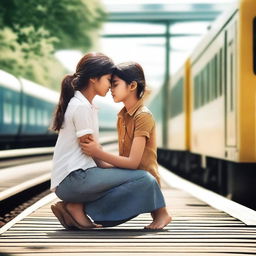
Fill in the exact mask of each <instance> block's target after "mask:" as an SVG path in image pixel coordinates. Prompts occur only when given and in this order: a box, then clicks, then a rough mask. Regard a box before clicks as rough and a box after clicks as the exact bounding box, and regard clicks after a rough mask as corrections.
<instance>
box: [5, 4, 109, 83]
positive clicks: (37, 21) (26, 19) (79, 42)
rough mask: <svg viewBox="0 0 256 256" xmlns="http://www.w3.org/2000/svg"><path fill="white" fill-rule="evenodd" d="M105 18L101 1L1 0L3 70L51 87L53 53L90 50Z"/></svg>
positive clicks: (60, 71)
mask: <svg viewBox="0 0 256 256" xmlns="http://www.w3.org/2000/svg"><path fill="white" fill-rule="evenodd" d="M105 17H106V15H105V13H104V11H103V9H102V7H101V5H100V2H99V0H89V1H88V0H26V1H23V0H0V68H1V69H5V70H7V71H9V72H11V73H13V74H15V75H19V76H23V77H26V78H28V79H31V80H34V81H36V82H39V83H41V84H45V85H47V86H49V87H52V86H53V84H55V81H56V80H58V79H59V78H56V77H55V78H53V77H52V76H51V75H52V73H53V72H51V68H52V67H53V66H54V67H55V71H57V72H55V73H56V74H60V75H63V72H64V68H63V67H61V66H60V64H58V62H57V61H56V60H55V59H54V57H53V53H54V51H56V50H58V49H70V48H71V49H80V50H82V51H87V50H88V49H89V48H90V47H91V46H92V45H93V43H94V40H95V39H96V38H97V31H98V29H99V28H100V25H101V24H102V22H103V21H104V19H105Z"/></svg>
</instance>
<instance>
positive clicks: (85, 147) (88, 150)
mask: <svg viewBox="0 0 256 256" xmlns="http://www.w3.org/2000/svg"><path fill="white" fill-rule="evenodd" d="M80 147H81V149H82V151H83V153H85V154H86V155H88V156H92V157H94V156H95V154H96V153H97V152H98V150H100V149H101V146H100V145H99V144H98V143H97V142H96V141H94V140H89V139H88V142H86V143H85V142H84V143H83V142H80Z"/></svg>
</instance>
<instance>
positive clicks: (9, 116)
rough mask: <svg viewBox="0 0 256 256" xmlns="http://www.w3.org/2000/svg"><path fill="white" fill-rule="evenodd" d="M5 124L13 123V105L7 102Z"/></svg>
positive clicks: (4, 106)
mask: <svg viewBox="0 0 256 256" xmlns="http://www.w3.org/2000/svg"><path fill="white" fill-rule="evenodd" d="M3 113H4V124H11V123H12V105H11V102H8V101H5V102H4V105H3Z"/></svg>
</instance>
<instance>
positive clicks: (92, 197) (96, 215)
mask: <svg viewBox="0 0 256 256" xmlns="http://www.w3.org/2000/svg"><path fill="white" fill-rule="evenodd" d="M114 67H115V66H114V64H113V62H112V60H111V59H110V58H109V57H107V56H105V55H103V54H101V53H89V54H87V55H85V56H84V57H83V58H82V59H81V60H80V61H79V63H78V64H77V68H76V72H75V74H74V75H71V76H70V75H68V76H66V77H65V78H64V79H63V81H62V87H61V94H60V100H59V104H58V106H57V110H56V113H55V117H54V122H53V129H54V130H55V131H58V132H59V135H58V140H57V143H56V146H55V149H54V156H53V170H52V177H51V189H52V190H53V191H55V193H56V195H57V196H58V197H59V198H60V199H62V200H63V201H62V202H58V203H57V204H56V205H52V206H51V209H52V211H53V213H54V214H55V215H56V217H57V218H58V219H59V221H60V222H61V224H62V225H63V226H64V227H65V228H67V229H72V228H79V229H88V228H95V227H101V226H102V225H103V226H115V225H118V224H120V223H123V222H125V221H127V220H129V219H131V218H133V217H134V216H137V215H138V214H140V213H145V212H152V211H154V210H156V209H159V208H161V207H164V206H165V202H164V198H163V195H162V193H161V190H160V188H159V185H158V183H157V181H156V180H155V178H154V177H153V176H152V175H151V174H149V173H148V172H146V171H144V170H129V169H118V168H114V167H113V166H110V165H108V164H107V163H104V162H102V161H100V160H97V159H93V158H92V157H90V156H88V155H85V154H84V153H83V152H82V150H81V148H80V146H79V143H81V142H84V141H87V140H88V138H90V136H92V135H93V137H94V139H96V140H98V134H99V127H98V118H97V108H96V107H95V106H94V105H93V103H92V100H93V98H94V97H95V96H96V95H100V96H105V95H106V93H107V92H108V90H109V89H110V86H111V83H110V81H111V74H112V72H113V70H114ZM97 200H98V202H97ZM99 202H100V203H99ZM109 205H111V206H112V207H109ZM87 214H88V215H89V216H90V217H91V219H92V220H93V221H94V222H92V221H91V219H90V218H88V216H87ZM95 223H98V224H95Z"/></svg>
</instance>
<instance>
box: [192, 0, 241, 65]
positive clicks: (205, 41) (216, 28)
mask: <svg viewBox="0 0 256 256" xmlns="http://www.w3.org/2000/svg"><path fill="white" fill-rule="evenodd" d="M242 1H244V0H237V1H235V2H234V4H233V5H232V7H231V8H230V9H229V10H228V11H226V12H224V13H223V14H222V15H220V17H219V18H217V19H216V21H215V22H213V24H212V26H211V29H210V30H209V32H208V33H207V34H205V36H204V37H203V38H202V40H201V41H200V42H199V44H198V45H197V46H196V47H195V49H194V50H193V52H192V54H191V56H190V59H191V64H192V65H193V63H194V62H195V61H196V60H197V59H198V58H199V57H200V56H201V54H203V52H204V51H205V50H206V49H207V47H208V46H209V45H210V43H211V42H212V41H213V40H214V38H215V37H216V36H217V35H218V34H219V32H220V31H221V30H222V29H223V28H224V27H225V25H226V24H227V23H228V22H229V20H230V19H231V18H232V17H233V15H234V14H235V13H236V12H237V10H238V9H239V5H240V2H242Z"/></svg>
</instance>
